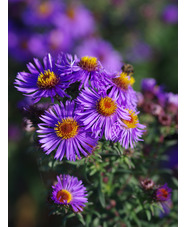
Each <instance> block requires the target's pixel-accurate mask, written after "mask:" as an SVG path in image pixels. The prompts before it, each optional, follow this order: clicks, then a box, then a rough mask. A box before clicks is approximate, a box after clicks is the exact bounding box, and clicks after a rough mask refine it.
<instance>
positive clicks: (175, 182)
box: [172, 177, 178, 187]
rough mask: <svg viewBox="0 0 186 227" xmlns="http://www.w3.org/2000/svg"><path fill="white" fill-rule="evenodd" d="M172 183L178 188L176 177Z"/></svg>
mask: <svg viewBox="0 0 186 227" xmlns="http://www.w3.org/2000/svg"><path fill="white" fill-rule="evenodd" d="M172 181H173V183H174V184H175V185H176V187H178V180H177V179H176V178H175V177H173V178H172Z"/></svg>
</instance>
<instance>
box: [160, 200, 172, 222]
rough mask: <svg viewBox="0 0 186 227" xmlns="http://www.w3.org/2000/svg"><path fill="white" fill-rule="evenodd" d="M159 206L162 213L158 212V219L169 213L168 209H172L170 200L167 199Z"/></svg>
mask: <svg viewBox="0 0 186 227" xmlns="http://www.w3.org/2000/svg"><path fill="white" fill-rule="evenodd" d="M161 206H162V208H163V211H164V213H163V212H162V211H160V214H159V216H160V218H163V217H164V216H166V215H168V214H169V213H170V209H171V207H172V200H171V199H169V200H167V201H163V202H161Z"/></svg>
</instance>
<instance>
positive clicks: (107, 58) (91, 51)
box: [76, 38, 122, 73]
mask: <svg viewBox="0 0 186 227" xmlns="http://www.w3.org/2000/svg"><path fill="white" fill-rule="evenodd" d="M100 47H101V48H100ZM76 53H77V54H78V56H80V57H83V56H85V55H89V56H95V57H96V58H98V59H99V60H100V61H101V63H102V65H103V66H104V68H105V69H106V70H107V71H108V72H111V73H113V72H118V71H119V70H120V69H121V67H122V57H121V55H120V54H119V52H117V51H116V50H114V49H113V47H112V45H111V44H110V43H109V42H107V41H105V40H102V39H100V38H97V39H96V38H91V39H88V40H85V41H84V42H83V43H82V44H81V45H80V46H79V47H78V48H77V49H76Z"/></svg>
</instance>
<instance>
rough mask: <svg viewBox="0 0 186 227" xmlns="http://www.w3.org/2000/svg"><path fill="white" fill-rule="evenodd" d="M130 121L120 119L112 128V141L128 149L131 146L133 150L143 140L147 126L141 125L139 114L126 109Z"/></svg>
mask: <svg viewBox="0 0 186 227" xmlns="http://www.w3.org/2000/svg"><path fill="white" fill-rule="evenodd" d="M126 111H127V113H128V115H129V117H130V119H129V120H128V119H123V118H120V119H118V122H116V123H115V124H114V125H113V128H112V140H113V141H115V142H117V141H119V143H120V144H121V145H122V146H123V147H125V148H126V149H127V148H128V147H129V146H130V147H131V148H133V147H134V146H135V144H136V143H137V142H138V141H143V140H142V139H141V137H142V135H143V133H144V132H145V130H144V129H145V127H146V126H145V125H142V124H140V123H139V120H138V116H137V115H138V114H139V112H135V111H133V110H132V109H126Z"/></svg>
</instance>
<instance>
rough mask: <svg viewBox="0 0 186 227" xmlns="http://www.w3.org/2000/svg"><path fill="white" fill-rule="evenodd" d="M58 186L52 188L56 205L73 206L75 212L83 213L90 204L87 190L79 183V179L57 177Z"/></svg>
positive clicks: (66, 176)
mask: <svg viewBox="0 0 186 227" xmlns="http://www.w3.org/2000/svg"><path fill="white" fill-rule="evenodd" d="M57 181H58V182H57V184H56V185H55V186H52V188H53V192H52V197H51V198H52V200H53V201H54V203H57V204H60V205H63V206H71V208H72V209H73V211H74V212H81V211H83V207H85V203H87V202H88V199H87V198H86V196H87V193H86V188H85V187H84V185H83V184H82V181H79V180H78V178H77V177H73V176H69V175H60V176H57Z"/></svg>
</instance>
